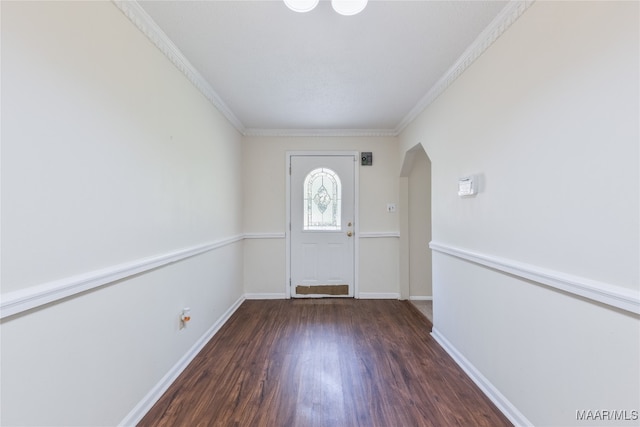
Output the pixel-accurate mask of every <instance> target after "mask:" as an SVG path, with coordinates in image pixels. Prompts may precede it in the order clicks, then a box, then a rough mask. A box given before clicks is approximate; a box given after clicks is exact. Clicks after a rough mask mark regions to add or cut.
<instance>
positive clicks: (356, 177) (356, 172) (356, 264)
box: [284, 151, 360, 299]
mask: <svg viewBox="0 0 640 427" xmlns="http://www.w3.org/2000/svg"><path fill="white" fill-rule="evenodd" d="M294 156H354V157H355V158H354V166H353V185H354V189H353V196H354V202H353V217H354V223H355V224H354V227H353V232H354V233H355V235H356V236H359V235H360V220H359V218H360V210H359V206H360V168H358V167H357V161H358V158H359V157H360V153H359V152H358V151H287V152H286V153H285V174H286V177H287V178H286V180H285V181H286V194H285V199H286V201H285V210H286V212H285V227H284V229H285V235H286V240H287V242H286V245H285V246H286V250H285V253H286V254H285V256H286V261H285V263H286V270H285V271H286V278H285V285H284V286H285V296H286V298H287V299H289V298H291V230H290V227H291V226H290V224H291V158H292V157H294ZM353 245H354V246H353V251H354V254H353V255H354V260H353V268H354V272H353V295H354V298H359V296H358V290H359V280H360V273H359V270H360V239H355V240H354V241H353Z"/></svg>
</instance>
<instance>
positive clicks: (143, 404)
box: [119, 296, 245, 426]
mask: <svg viewBox="0 0 640 427" xmlns="http://www.w3.org/2000/svg"><path fill="white" fill-rule="evenodd" d="M244 300H245V297H244V296H241V297H240V298H239V299H238V300H237V301H236V302H235V303H234V304H233V305H232V306H231V307H229V309H228V310H227V311H226V312H225V313H224V314H223V315H222V316H221V317H220V318H219V319H218V320H217V321H216V322H215V323H214V324H213V325H212V326H211V327H210V328H209V330H207V332H205V333H204V335H202V337H200V339H199V340H198V341H196V343H195V344H194V345H193V346H192V347H191V348H190V349H189V351H187V353H186V354H185V355H184V356H182V357H181V358H180V360H178V362H177V363H176V364H175V365H174V366H173V367H172V368H171V369H170V370H169V372H167V373H166V375H165V376H164V377H162V379H161V380H160V381H159V382H158V383H157V384H156V385H155V387H153V388H152V389H151V390H150V391H149V393H147V395H146V396H145V397H144V398H143V399H142V400H141V401H140V402H139V403H138V404H137V405H136V406H135V407H134V408H133V410H131V412H129V414H128V415H127V416H126V417H124V419H123V420H122V421H121V422H120V424H119V425H120V426H135V425H136V424H138V423H139V422H140V420H142V418H143V417H144V416H145V415H146V414H147V412H149V410H151V408H152V407H153V405H155V403H156V402H157V401H158V400H159V399H160V398H161V397H162V395H163V394H164V392H165V391H167V389H168V388H169V386H171V384H173V382H174V381H175V380H176V378H178V376H179V375H180V374H181V373H182V371H184V370H185V368H186V367H187V366H188V365H189V363H191V361H192V360H193V359H194V358H195V357H196V356H197V355H198V353H200V351H201V350H202V349H203V348H204V346H205V345H206V344H207V343H208V342H209V341H210V340H211V338H213V336H214V335H215V334H216V333H217V332H218V331H219V330H220V328H221V327H222V325H224V324H225V323H226V322H227V320H229V318H230V317H231V315H232V314H233V313H234V312H235V311H236V310H237V309H238V307H240V304H242V302H243V301H244Z"/></svg>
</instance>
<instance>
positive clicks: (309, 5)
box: [284, 0, 369, 16]
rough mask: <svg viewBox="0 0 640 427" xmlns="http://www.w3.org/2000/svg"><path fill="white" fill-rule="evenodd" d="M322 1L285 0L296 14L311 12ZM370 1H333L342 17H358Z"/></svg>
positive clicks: (335, 8)
mask: <svg viewBox="0 0 640 427" xmlns="http://www.w3.org/2000/svg"><path fill="white" fill-rule="evenodd" d="M319 1H320V0H284V4H286V5H287V7H288V8H289V9H291V10H293V11H295V12H310V11H312V10H313V9H314V8H315V7H316V6H317V5H318V2H319ZM368 1H369V0H331V6H332V7H333V10H335V11H336V12H338V13H339V14H340V15H345V16H351V15H356V14H358V13H360V12H362V11H363V10H364V8H365V7H366V6H367V2H368Z"/></svg>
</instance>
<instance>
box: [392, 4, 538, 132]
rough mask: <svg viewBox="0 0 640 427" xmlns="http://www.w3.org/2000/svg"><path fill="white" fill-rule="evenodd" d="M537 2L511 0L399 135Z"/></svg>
mask: <svg viewBox="0 0 640 427" xmlns="http://www.w3.org/2000/svg"><path fill="white" fill-rule="evenodd" d="M534 2H535V0H510V1H509V3H508V4H507V5H506V6H505V7H504V8H503V9H502V10H501V11H500V13H499V14H498V15H497V16H496V17H495V18H494V19H493V21H491V23H490V24H489V25H488V26H487V27H486V28H485V29H484V30H483V31H482V32H481V33H480V35H478V37H476V39H475V40H474V41H473V43H471V45H469V47H468V48H467V49H466V50H465V51H464V53H463V54H462V55H460V57H459V58H458V60H457V61H456V62H455V63H454V64H453V66H451V68H449V70H448V71H447V72H446V73H445V74H444V75H443V76H442V77H440V79H439V80H438V81H437V82H436V84H434V85H433V86H432V87H431V89H429V91H428V92H427V93H426V95H425V96H423V97H422V99H421V100H420V101H418V103H417V104H416V105H415V107H413V108H412V109H411V111H409V114H407V115H406V116H405V117H404V119H402V121H401V122H400V123H399V124H398V126H397V127H396V129H395V133H396V135H399V134H400V133H401V132H402V131H403V130H404V129H405V128H406V127H407V126H408V125H409V123H411V122H412V121H413V120H415V118H416V117H418V115H419V114H420V113H422V112H423V111H424V110H425V109H426V108H427V107H428V106H429V105H431V103H433V101H435V100H436V98H438V96H440V94H442V93H443V92H444V91H445V90H446V89H447V88H448V87H449V86H450V85H451V84H452V83H453V82H454V81H455V80H456V79H457V78H458V76H460V75H461V74H462V73H463V72H464V71H465V70H466V69H467V68H469V66H471V64H472V63H473V62H474V61H475V60H476V59H478V57H480V55H482V54H483V53H484V51H485V50H487V49H488V48H489V46H491V45H492V44H493V42H495V41H496V40H497V39H498V37H500V36H501V35H502V34H503V33H504V32H505V31H506V30H507V29H508V28H509V27H510V26H511V24H513V23H514V22H515V21H516V20H517V19H518V18H519V17H520V16H521V15H522V14H523V13H524V12H525V11H526V10H527V9H528V8H529V7H530V6H531V5H532V4H533V3H534Z"/></svg>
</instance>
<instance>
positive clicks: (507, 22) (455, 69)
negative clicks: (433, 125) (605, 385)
mask: <svg viewBox="0 0 640 427" xmlns="http://www.w3.org/2000/svg"><path fill="white" fill-rule="evenodd" d="M112 2H113V3H114V4H115V5H116V7H118V9H120V10H121V11H122V13H124V15H125V16H126V17H127V18H129V20H130V21H131V22H132V23H133V24H134V25H135V26H136V27H137V28H138V29H139V30H140V31H141V32H142V33H143V34H144V35H145V36H146V37H147V38H148V39H149V40H151V42H152V43H153V44H154V45H155V46H156V47H157V48H158V49H160V51H161V52H162V53H163V54H164V55H165V56H166V57H167V58H168V59H169V60H170V61H171V62H172V63H173V64H174V65H175V66H176V67H177V68H178V70H180V71H181V72H182V73H183V74H184V75H185V76H186V77H187V78H188V79H189V81H191V83H193V85H194V86H195V87H196V88H197V89H198V90H199V91H200V92H202V94H203V95H204V96H205V97H206V98H207V99H208V100H209V101H210V102H211V103H212V104H213V105H214V106H215V107H216V108H217V109H218V110H219V111H220V112H221V113H222V114H223V115H224V116H225V117H226V118H227V119H228V120H229V122H230V123H231V124H232V125H233V126H234V127H235V128H236V129H237V130H238V132H240V133H241V134H242V135H243V136H256V137H269V136H270V137H314V136H315V137H389V136H391V137H395V136H398V135H400V133H402V131H403V130H404V129H405V128H406V127H407V126H408V125H409V123H411V122H412V121H413V120H415V118H416V117H417V116H418V115H419V114H420V113H422V111H424V110H425V109H426V108H427V107H428V106H429V105H431V103H432V102H433V101H435V100H436V98H437V97H438V96H440V94H442V93H443V92H444V91H445V90H446V89H447V88H448V87H449V86H450V85H451V84H452V83H453V82H454V81H455V80H456V79H457V78H458V76H460V75H461V74H462V73H463V72H464V71H465V70H466V69H467V68H468V67H469V66H470V65H471V64H472V63H473V62H474V61H475V60H476V59H477V58H478V57H479V56H480V55H482V53H483V52H484V51H485V50H487V48H488V47H489V46H491V44H493V42H494V41H496V40H497V39H498V37H500V36H501V35H502V34H503V33H504V32H505V31H506V30H507V29H508V28H509V27H510V26H511V24H513V23H514V22H515V21H516V20H517V19H518V18H519V17H520V16H521V15H522V14H523V13H524V12H525V11H526V10H527V9H528V8H529V7H530V6H531V5H532V4H533V3H534V2H535V0H510V1H509V3H508V4H507V5H506V6H505V7H504V8H503V9H502V10H501V11H500V13H499V14H498V16H496V17H495V19H494V20H493V21H491V23H490V24H489V25H488V26H487V27H486V28H485V29H484V31H482V33H480V35H479V36H478V37H477V38H476V39H475V40H474V42H473V43H472V44H471V45H470V46H469V47H468V48H467V49H466V50H465V51H464V53H463V54H462V55H461V56H460V57H459V58H458V60H457V61H456V62H455V64H453V66H452V67H451V68H449V70H448V71H447V72H446V73H445V74H444V75H443V76H442V77H440V79H439V80H438V81H437V82H436V84H434V85H433V86H432V87H431V89H430V90H429V91H428V92H427V93H426V94H425V95H424V96H423V97H422V99H421V100H420V101H419V102H418V103H417V104H416V105H415V106H414V107H413V108H412V109H411V111H409V113H408V114H407V115H406V116H405V117H404V118H403V119H402V121H401V122H400V123H399V124H398V126H396V128H395V129H255V128H249V129H247V128H245V127H244V125H243V124H242V122H241V121H240V120H239V119H238V118H237V117H236V115H235V114H234V113H233V112H232V111H231V110H230V109H229V107H227V105H226V104H225V103H224V101H223V100H222V99H221V98H220V97H219V96H218V94H217V93H216V92H215V91H214V90H213V88H212V87H211V85H210V84H209V83H208V82H207V81H206V80H205V78H204V77H203V76H202V75H201V74H200V73H199V72H198V70H196V68H195V67H194V66H193V65H192V64H191V63H190V62H189V60H188V59H187V58H186V57H185V56H184V55H183V54H182V52H181V51H180V49H178V47H177V46H176V45H175V44H174V43H173V42H172V41H171V39H170V38H169V37H168V36H167V35H166V33H165V32H164V31H162V29H161V28H160V27H159V26H158V24H156V23H155V22H154V21H153V19H152V18H151V17H150V16H149V14H147V12H146V11H145V10H144V9H143V8H142V6H140V4H138V2H137V1H136V0H112Z"/></svg>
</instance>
